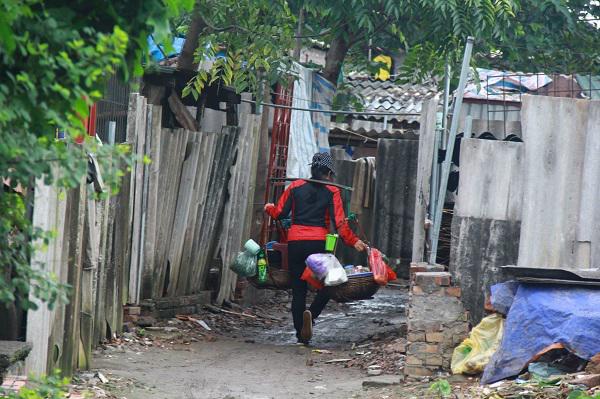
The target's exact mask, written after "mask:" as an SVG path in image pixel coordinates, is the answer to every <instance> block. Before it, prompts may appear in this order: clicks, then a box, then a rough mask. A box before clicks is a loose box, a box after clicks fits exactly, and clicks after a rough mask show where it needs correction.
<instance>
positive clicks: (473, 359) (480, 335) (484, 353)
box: [451, 313, 504, 374]
mask: <svg viewBox="0 0 600 399" xmlns="http://www.w3.org/2000/svg"><path fill="white" fill-rule="evenodd" d="M503 333H504V319H503V318H502V316H501V315H499V314H497V313H495V314H493V315H491V316H488V317H486V318H485V319H483V320H481V322H480V323H479V324H478V325H477V327H475V328H474V329H473V330H472V331H471V334H469V338H467V339H465V340H464V341H463V342H462V343H461V344H460V345H458V346H457V347H456V348H455V349H454V353H453V354H452V363H451V368H452V373H454V374H479V373H481V372H482V371H483V369H484V368H485V366H486V365H487V364H488V363H489V361H490V359H491V358H492V355H493V354H494V353H495V352H496V350H497V349H498V347H499V346H500V341H502V334H503Z"/></svg>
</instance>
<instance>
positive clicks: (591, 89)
mask: <svg viewBox="0 0 600 399" xmlns="http://www.w3.org/2000/svg"><path fill="white" fill-rule="evenodd" d="M575 79H577V83H579V86H581V91H582V92H583V94H584V95H585V96H587V97H589V98H591V99H592V100H600V76H592V75H575Z"/></svg>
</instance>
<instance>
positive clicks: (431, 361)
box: [424, 354, 443, 367]
mask: <svg viewBox="0 0 600 399" xmlns="http://www.w3.org/2000/svg"><path fill="white" fill-rule="evenodd" d="M424 364H425V365H426V366H435V367H441V366H442V365H443V360H442V356H441V355H433V354H432V355H428V356H427V357H426V358H425V363H424Z"/></svg>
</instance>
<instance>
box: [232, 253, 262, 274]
mask: <svg viewBox="0 0 600 399" xmlns="http://www.w3.org/2000/svg"><path fill="white" fill-rule="evenodd" d="M229 268H230V269H231V270H233V272H234V273H235V274H237V275H238V276H240V277H253V276H255V275H256V255H252V254H251V253H249V252H247V251H244V252H240V253H239V254H238V255H237V256H236V258H235V260H234V261H233V263H232V264H231V266H229Z"/></svg>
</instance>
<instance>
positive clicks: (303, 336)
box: [298, 310, 313, 344]
mask: <svg viewBox="0 0 600 399" xmlns="http://www.w3.org/2000/svg"><path fill="white" fill-rule="evenodd" d="M312 328H313V319H312V314H311V313H310V310H305V311H304V313H303V314H302V330H300V337H299V339H298V341H300V342H302V343H305V344H307V343H308V342H310V339H311V338H312V333H313V332H312Z"/></svg>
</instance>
